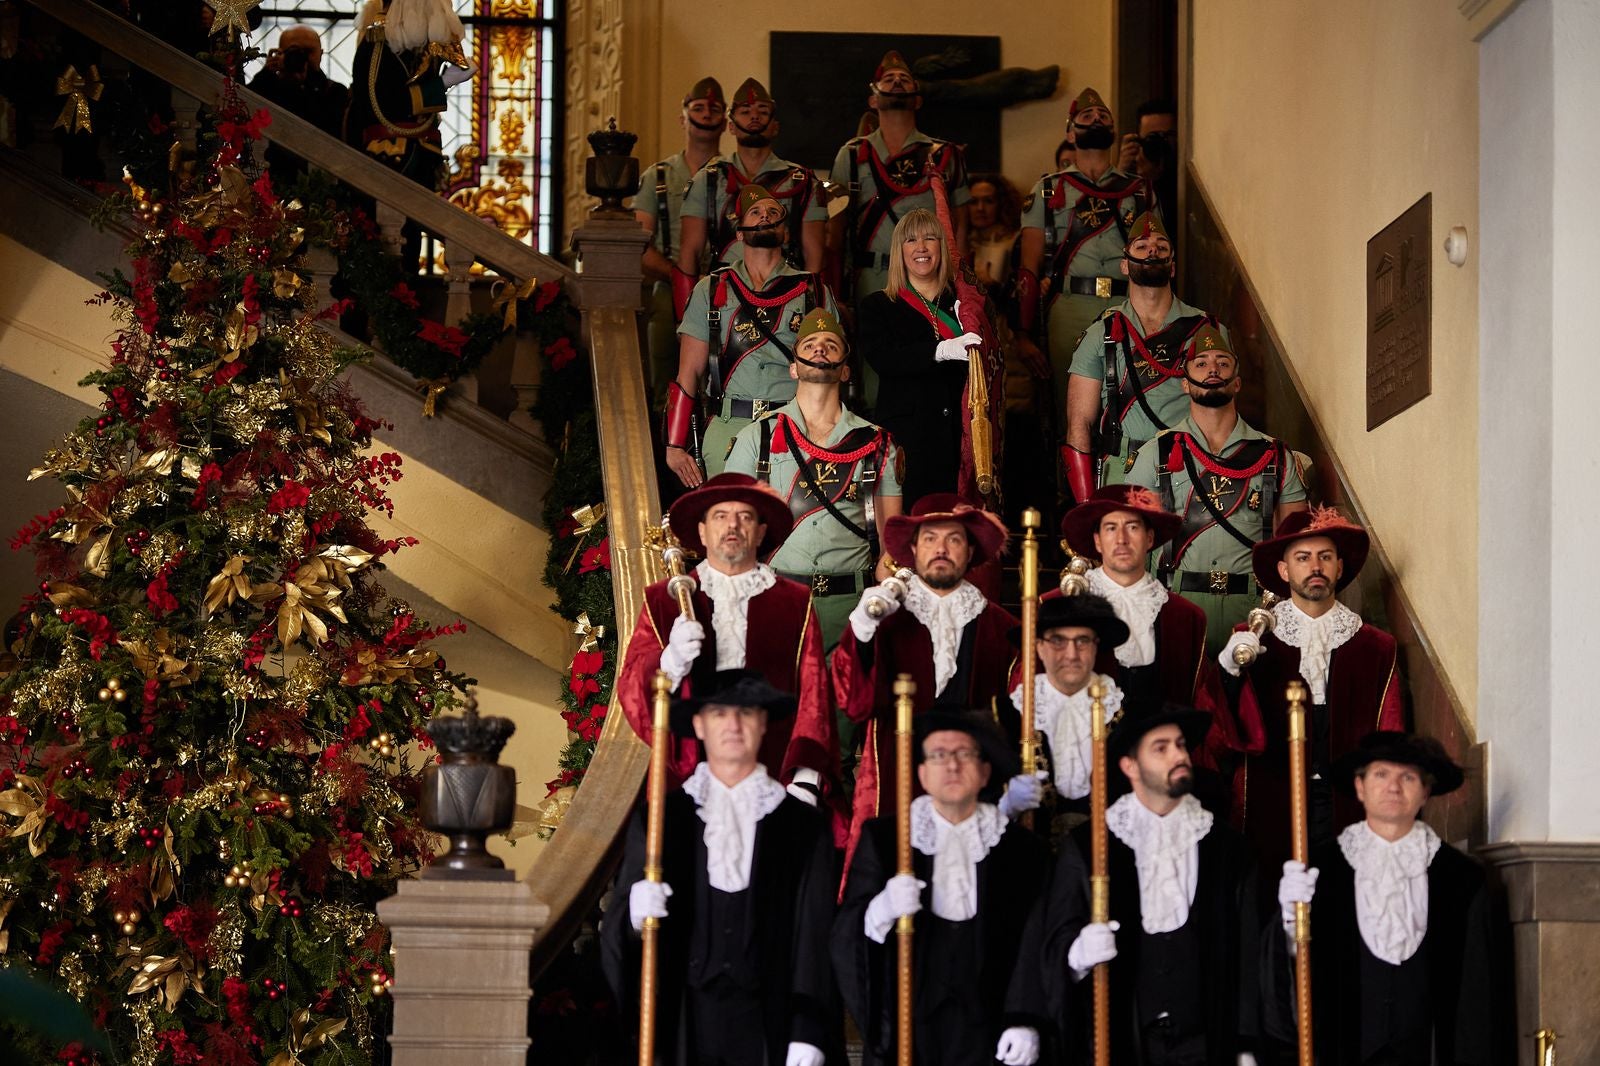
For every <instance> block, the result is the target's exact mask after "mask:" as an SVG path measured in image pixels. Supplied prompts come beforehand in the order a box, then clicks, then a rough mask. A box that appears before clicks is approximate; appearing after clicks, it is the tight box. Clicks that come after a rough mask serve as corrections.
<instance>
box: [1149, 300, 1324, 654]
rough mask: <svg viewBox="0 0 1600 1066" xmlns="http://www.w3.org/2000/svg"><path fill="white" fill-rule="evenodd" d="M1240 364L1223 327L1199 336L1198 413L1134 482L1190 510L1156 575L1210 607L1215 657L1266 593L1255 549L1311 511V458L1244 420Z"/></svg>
mask: <svg viewBox="0 0 1600 1066" xmlns="http://www.w3.org/2000/svg"><path fill="white" fill-rule="evenodd" d="M1239 385H1240V381H1239V363H1238V360H1237V358H1235V356H1234V355H1233V352H1232V351H1231V349H1230V348H1229V346H1228V343H1227V341H1225V340H1224V339H1223V336H1222V334H1221V332H1220V331H1219V330H1217V329H1215V328H1214V327H1211V326H1204V327H1202V328H1201V329H1200V331H1199V332H1198V333H1197V334H1196V335H1195V337H1194V342H1193V350H1192V352H1191V354H1190V355H1189V359H1188V362H1187V364H1186V366H1185V373H1184V380H1183V391H1184V392H1185V393H1187V394H1188V396H1189V414H1188V416H1187V417H1186V418H1184V419H1183V421H1181V422H1179V423H1178V424H1177V425H1176V426H1174V427H1173V428H1172V429H1171V430H1169V431H1167V432H1165V433H1163V434H1161V435H1160V436H1158V437H1157V438H1156V439H1155V440H1153V441H1151V442H1149V443H1148V444H1146V445H1145V446H1144V447H1142V448H1140V449H1139V451H1138V453H1137V454H1136V455H1135V456H1134V459H1133V469H1132V470H1130V471H1129V472H1128V482H1129V483H1130V484H1134V485H1143V486H1144V487H1145V488H1148V489H1154V490H1155V492H1156V494H1157V495H1158V496H1159V497H1161V502H1162V506H1163V507H1165V508H1166V509H1167V510H1169V511H1172V512H1174V513H1176V514H1179V515H1182V516H1183V531H1182V532H1181V533H1179V534H1178V536H1177V537H1175V538H1174V539H1173V540H1172V541H1171V542H1170V543H1168V544H1167V545H1166V546H1165V547H1164V548H1162V549H1161V552H1160V556H1159V558H1158V559H1157V560H1156V575H1157V576H1158V577H1159V578H1160V579H1161V580H1162V581H1163V582H1164V583H1165V584H1166V585H1167V587H1168V588H1170V589H1171V590H1172V591H1173V592H1176V593H1179V594H1180V595H1182V596H1183V597H1184V598H1185V599H1188V600H1192V601H1193V602H1194V603H1195V604H1197V605H1198V606H1199V607H1200V608H1201V609H1203V610H1204V611H1205V612H1206V654H1207V655H1208V656H1212V657H1215V655H1216V654H1217V652H1218V651H1220V650H1221V649H1222V646H1223V645H1224V644H1226V643H1227V642H1228V637H1229V635H1230V634H1231V633H1232V632H1233V627H1234V626H1236V625H1237V624H1239V623H1240V622H1242V621H1244V618H1245V615H1247V614H1248V613H1249V612H1250V608H1251V607H1253V606H1254V605H1255V604H1256V603H1257V602H1258V598H1259V596H1260V591H1261V590H1260V589H1259V588H1258V587H1257V586H1256V583H1255V580H1254V578H1253V577H1252V576H1251V574H1252V572H1253V571H1252V567H1251V559H1250V549H1251V548H1252V547H1253V546H1254V545H1255V544H1256V543H1258V542H1260V541H1262V540H1266V539H1268V538H1270V537H1271V536H1272V531H1273V529H1275V528H1276V527H1277V525H1278V523H1279V522H1282V521H1283V519H1284V518H1285V517H1287V516H1288V515H1290V514H1292V513H1293V512H1295V511H1300V510H1304V509H1305V507H1306V488H1305V480H1304V479H1305V470H1304V467H1305V461H1304V459H1303V457H1302V456H1301V455H1300V454H1299V453H1298V452H1293V451H1290V450H1289V448H1288V447H1286V446H1285V445H1284V444H1283V442H1282V441H1279V440H1277V439H1276V438H1273V437H1269V436H1267V435H1266V434H1265V433H1262V432H1261V431H1259V430H1257V429H1255V428H1253V427H1251V426H1250V425H1249V424H1247V423H1246V422H1245V420H1244V419H1242V418H1240V417H1239V411H1238V408H1237V407H1235V405H1234V401H1235V398H1236V397H1237V396H1238V394H1239Z"/></svg>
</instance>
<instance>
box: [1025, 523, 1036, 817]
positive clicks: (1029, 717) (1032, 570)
mask: <svg viewBox="0 0 1600 1066" xmlns="http://www.w3.org/2000/svg"><path fill="white" fill-rule="evenodd" d="M1038 529H1039V511H1038V510H1037V509H1036V508H1033V507H1029V508H1028V509H1027V510H1026V511H1023V512H1022V772H1023V773H1024V774H1026V775H1027V776H1029V777H1032V776H1033V773H1034V771H1035V770H1036V769H1038V766H1039V738H1038V737H1037V736H1035V735H1034V722H1033V699H1034V692H1033V684H1034V682H1033V678H1034V674H1035V673H1036V672H1037V671H1038V656H1037V643H1038V636H1039V537H1038V533H1037V531H1038ZM1021 821H1022V825H1023V828H1025V829H1032V828H1033V812H1032V811H1026V812H1024V813H1023V815H1022V818H1021Z"/></svg>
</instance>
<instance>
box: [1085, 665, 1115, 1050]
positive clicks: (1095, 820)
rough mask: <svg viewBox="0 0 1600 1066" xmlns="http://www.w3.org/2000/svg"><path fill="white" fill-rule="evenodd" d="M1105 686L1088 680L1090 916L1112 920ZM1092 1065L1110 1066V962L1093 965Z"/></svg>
mask: <svg viewBox="0 0 1600 1066" xmlns="http://www.w3.org/2000/svg"><path fill="white" fill-rule="evenodd" d="M1105 698H1106V687H1105V685H1103V684H1102V683H1101V682H1100V681H1099V680H1098V679H1096V680H1094V681H1091V682H1089V716H1090V719H1089V740H1090V747H1091V748H1092V750H1093V753H1094V755H1093V763H1092V766H1091V769H1090V777H1089V920H1090V921H1091V922H1102V923H1104V922H1109V921H1110V920H1111V877H1110V875H1109V874H1108V873H1107V872H1106V866H1107V856H1106V706H1105ZM1094 1066H1111V964H1110V963H1106V962H1102V963H1100V964H1099V965H1098V966H1096V967H1095V968H1094Z"/></svg>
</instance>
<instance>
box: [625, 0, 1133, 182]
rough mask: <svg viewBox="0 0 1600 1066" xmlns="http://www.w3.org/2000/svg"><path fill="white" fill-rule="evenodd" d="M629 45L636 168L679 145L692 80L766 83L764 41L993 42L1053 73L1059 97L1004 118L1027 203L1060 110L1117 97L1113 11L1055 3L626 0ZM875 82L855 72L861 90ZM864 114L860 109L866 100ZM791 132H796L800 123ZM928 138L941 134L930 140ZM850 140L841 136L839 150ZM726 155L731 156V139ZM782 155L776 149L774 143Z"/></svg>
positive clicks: (1010, 162) (787, 106)
mask: <svg viewBox="0 0 1600 1066" xmlns="http://www.w3.org/2000/svg"><path fill="white" fill-rule="evenodd" d="M625 7H626V9H627V14H626V23H625V24H626V27H627V29H626V33H627V38H626V46H627V47H631V48H632V49H633V50H634V51H635V52H636V53H638V54H637V55H635V56H634V57H633V58H632V59H628V58H625V59H624V61H623V71H624V78H625V79H626V78H627V77H628V76H629V75H631V76H632V77H633V78H634V79H635V84H626V83H625V84H624V85H623V89H622V98H623V109H624V111H625V112H626V113H627V116H628V122H629V123H630V124H631V126H630V128H632V129H634V130H636V131H638V132H639V134H640V139H639V146H638V151H637V154H638V156H639V159H640V161H641V162H643V163H649V162H650V161H652V160H656V159H660V158H662V157H663V156H666V155H670V154H671V153H673V152H676V151H678V150H679V149H680V148H682V146H683V141H682V135H681V133H679V131H678V126H677V102H678V101H679V100H681V99H682V98H683V93H684V91H685V90H686V89H688V87H689V86H691V85H693V84H694V83H695V82H696V81H697V80H698V79H700V78H701V77H703V76H705V75H706V74H711V75H713V76H714V77H716V78H717V79H718V80H719V81H721V82H722V85H723V88H724V89H726V90H727V91H729V92H732V91H733V89H734V87H735V86H737V85H738V84H739V83H740V82H741V81H743V80H744V79H745V78H746V77H755V78H758V79H760V80H761V81H763V82H766V81H767V78H768V69H767V54H768V53H767V50H768V37H767V34H768V31H771V30H781V31H806V32H821V31H828V32H837V33H886V32H893V30H894V29H895V28H900V29H904V30H906V31H907V32H909V33H952V34H990V35H998V36H999V37H1000V38H1001V44H1000V61H1001V62H1002V63H1003V64H1005V65H1006V66H1021V67H1044V66H1048V65H1050V64H1052V63H1057V64H1060V66H1061V82H1060V85H1059V86H1058V88H1057V93H1056V96H1055V97H1054V98H1053V99H1050V100H1035V101H1031V102H1028V103H1025V104H1019V105H1017V106H1015V107H1011V108H1008V109H1006V111H1005V112H1004V116H1003V118H1002V131H1001V158H1002V160H1003V162H1004V169H1005V173H1006V176H1007V177H1009V178H1010V179H1011V180H1012V181H1013V182H1015V183H1016V184H1017V185H1018V186H1020V187H1021V189H1022V191H1023V192H1026V191H1027V190H1028V189H1029V188H1030V187H1031V186H1032V185H1033V183H1034V182H1035V181H1037V180H1038V177H1039V175H1040V174H1041V173H1043V172H1044V170H1045V169H1046V166H1047V164H1048V163H1049V161H1050V156H1051V153H1052V152H1054V151H1055V146H1056V145H1057V144H1058V143H1059V142H1060V140H1061V137H1062V133H1063V127H1064V125H1065V123H1066V115H1067V102H1068V101H1069V100H1070V99H1071V98H1072V95H1076V93H1077V92H1078V90H1079V89H1081V88H1082V87H1083V86H1084V85H1085V84H1092V85H1094V86H1096V87H1097V88H1099V89H1100V90H1101V91H1102V92H1103V93H1105V94H1106V95H1107V96H1108V97H1109V95H1110V94H1111V91H1112V89H1113V85H1112V79H1111V74H1112V61H1111V35H1112V33H1111V31H1112V3H1111V0H1056V2H1054V3H1044V4H1031V3H1020V2H1017V0H1009V2H1007V3H1002V4H991V5H989V6H988V7H981V6H974V5H973V4H972V3H970V2H968V0H917V2H908V0H878V2H875V3H874V2H868V3H848V4H847V3H837V4H828V5H822V6H818V5H813V4H805V3H794V2H792V0H741V2H739V3H732V2H730V0H704V2H702V3H696V4H689V3H682V2H679V0H629V2H628V3H627V4H626V5H625ZM871 75H872V72H871V71H870V70H865V71H862V72H861V77H860V79H859V80H860V81H861V83H862V85H863V86H865V84H866V81H867V79H868V78H870V77H871ZM796 103H798V102H796V101H780V106H781V107H783V108H784V118H785V121H786V122H789V123H793V122H795V121H797V119H796V117H795V113H794V112H795V104H796ZM862 106H863V107H865V106H866V95H865V89H864V88H863V93H862ZM798 121H803V119H799V120H798ZM929 132H930V133H932V134H933V135H935V136H938V135H939V131H938V130H930V131H929ZM854 133H855V131H854V130H839V131H838V141H839V143H840V144H843V143H844V142H845V141H846V140H847V139H848V138H849V137H851V136H852V135H853V134H854ZM725 147H726V148H728V149H730V150H731V149H732V147H733V142H732V140H731V139H728V140H726V141H725ZM777 148H778V152H779V154H780V155H781V154H782V151H783V141H782V140H781V139H780V140H779V141H778V145H777Z"/></svg>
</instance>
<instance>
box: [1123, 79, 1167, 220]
mask: <svg viewBox="0 0 1600 1066" xmlns="http://www.w3.org/2000/svg"><path fill="white" fill-rule="evenodd" d="M1117 169H1118V170H1125V171H1127V172H1128V173H1130V174H1134V173H1137V174H1138V175H1139V176H1140V177H1141V178H1143V179H1145V180H1146V181H1148V182H1149V183H1150V184H1151V185H1152V186H1154V188H1155V191H1156V203H1158V204H1160V205H1161V213H1162V215H1163V216H1164V217H1166V218H1177V217H1178V109H1177V107H1176V106H1175V105H1174V104H1173V102H1172V101H1171V100H1146V101H1145V102H1144V103H1142V104H1140V105H1139V132H1138V133H1125V134H1123V135H1122V146H1121V150H1120V152H1119V153H1118V156H1117Z"/></svg>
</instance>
